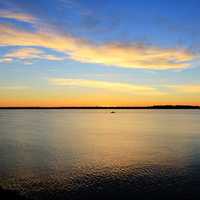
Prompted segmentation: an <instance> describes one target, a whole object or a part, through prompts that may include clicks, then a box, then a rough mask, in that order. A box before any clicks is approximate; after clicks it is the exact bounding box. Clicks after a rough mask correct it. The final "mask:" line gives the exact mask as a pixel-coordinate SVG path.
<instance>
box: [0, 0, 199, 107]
mask: <svg viewBox="0 0 200 200" xmlns="http://www.w3.org/2000/svg"><path fill="white" fill-rule="evenodd" d="M199 8H200V1H199V0H176V1H174V0H148V1H147V0H117V1H116V0H101V1H99V0H96V1H95V0H37V1H35V0H29V1H27V0H6V1H5V0H0V106H148V105H158V104H159V105H166V104H167V105H168V104H173V105H177V104H179V105H186V104H190V105H200V78H199V77H200V37H199V34H200V24H199V21H200V12H199Z"/></svg>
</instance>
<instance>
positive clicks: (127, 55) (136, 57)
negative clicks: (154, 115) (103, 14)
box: [0, 24, 195, 70]
mask: <svg viewBox="0 0 200 200" xmlns="http://www.w3.org/2000/svg"><path fill="white" fill-rule="evenodd" d="M0 46H22V47H23V46H32V47H45V48H49V49H53V50H55V51H59V52H62V53H64V54H66V55H67V56H68V58H69V59H72V60H75V61H78V62H82V63H96V64H102V65H106V66H110V67H124V68H142V69H156V70H165V69H182V68H186V67H189V66H190V61H193V59H194V58H195V55H194V54H193V53H192V52H190V51H188V50H185V49H181V48H180V49H178V48H174V49H164V48H159V47H154V46H145V45H143V46H141V45H136V44H121V43H104V44H100V45H96V44H94V43H91V42H89V41H85V40H81V39H78V38H75V37H73V36H70V35H63V34H59V33H56V32H55V31H52V30H48V31H45V30H44V29H43V30H41V29H38V30H37V31H35V32H28V31H25V30H21V29H16V28H14V27H12V26H9V25H6V24H4V25H2V24H1V25H0Z"/></svg>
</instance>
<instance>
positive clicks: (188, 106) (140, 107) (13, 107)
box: [0, 105, 200, 109]
mask: <svg viewBox="0 0 200 200" xmlns="http://www.w3.org/2000/svg"><path fill="white" fill-rule="evenodd" d="M0 109H200V106H192V105H155V106H72V107H68V106H62V107H56V106H51V107H47V106H28V107H26V106H24V107H23V106H19V107H18V106H9V107H0Z"/></svg>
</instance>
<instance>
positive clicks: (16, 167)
mask: <svg viewBox="0 0 200 200" xmlns="http://www.w3.org/2000/svg"><path fill="white" fill-rule="evenodd" d="M111 111H112V110H108V109H97V110H95V109H94V110H81V109H80V110H76V109H74V110H62V109H60V110H59V109H58V110H56V109H55V110H39V109H37V110H0V187H1V188H3V189H4V190H14V191H17V192H18V193H19V194H20V195H21V196H24V197H26V198H27V199H134V198H136V199H141V198H144V199H155V198H158V199H160V198H167V199H172V198H174V199H195V198H197V197H198V199H199V196H200V195H199V189H200V110H115V113H113V114H112V113H111Z"/></svg>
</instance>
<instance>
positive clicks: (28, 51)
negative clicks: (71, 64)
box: [3, 47, 64, 62]
mask: <svg viewBox="0 0 200 200" xmlns="http://www.w3.org/2000/svg"><path fill="white" fill-rule="evenodd" d="M14 59H19V60H25V61H27V60H35V59H45V60H50V61H62V60H64V58H63V57H58V56H55V55H51V54H46V53H45V52H44V51H42V50H40V49H37V48H28V47H27V48H20V49H17V50H13V51H10V52H8V53H7V54H5V55H4V56H3V60H5V61H7V60H8V61H10V62H11V61H13V60H14Z"/></svg>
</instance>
